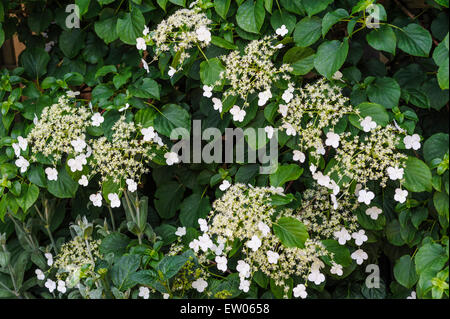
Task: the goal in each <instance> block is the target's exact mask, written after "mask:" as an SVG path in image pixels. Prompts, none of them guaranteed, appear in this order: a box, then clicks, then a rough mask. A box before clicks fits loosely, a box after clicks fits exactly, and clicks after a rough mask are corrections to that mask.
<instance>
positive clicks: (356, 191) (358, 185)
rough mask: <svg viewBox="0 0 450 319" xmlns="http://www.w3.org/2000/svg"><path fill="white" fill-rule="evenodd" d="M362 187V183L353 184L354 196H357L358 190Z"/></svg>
mask: <svg viewBox="0 0 450 319" xmlns="http://www.w3.org/2000/svg"><path fill="white" fill-rule="evenodd" d="M361 189H362V185H361V184H356V186H355V196H358V194H359V191H360V190H361Z"/></svg>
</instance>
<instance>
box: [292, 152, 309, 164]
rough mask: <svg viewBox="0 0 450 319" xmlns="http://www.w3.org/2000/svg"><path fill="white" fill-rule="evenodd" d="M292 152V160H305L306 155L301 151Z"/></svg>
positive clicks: (301, 161) (302, 161)
mask: <svg viewBox="0 0 450 319" xmlns="http://www.w3.org/2000/svg"><path fill="white" fill-rule="evenodd" d="M293 153H294V156H293V158H292V159H293V160H294V161H299V162H300V163H304V162H305V160H306V156H305V154H304V153H303V152H300V151H297V150H294V152H293Z"/></svg>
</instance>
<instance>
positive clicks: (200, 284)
mask: <svg viewBox="0 0 450 319" xmlns="http://www.w3.org/2000/svg"><path fill="white" fill-rule="evenodd" d="M206 287H208V282H207V281H206V280H204V279H203V278H199V279H197V280H196V281H194V282H193V283H192V288H194V289H196V290H197V291H198V292H203V291H205V289H206Z"/></svg>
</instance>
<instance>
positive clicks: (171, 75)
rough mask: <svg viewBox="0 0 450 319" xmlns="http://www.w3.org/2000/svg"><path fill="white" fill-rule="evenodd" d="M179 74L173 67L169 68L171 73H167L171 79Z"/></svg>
mask: <svg viewBox="0 0 450 319" xmlns="http://www.w3.org/2000/svg"><path fill="white" fill-rule="evenodd" d="M175 73H177V70H176V69H175V68H173V67H171V66H170V67H169V72H168V73H167V74H168V75H169V76H170V77H171V78H172V77H173V76H174V75H175Z"/></svg>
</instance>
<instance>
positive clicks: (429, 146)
mask: <svg viewBox="0 0 450 319" xmlns="http://www.w3.org/2000/svg"><path fill="white" fill-rule="evenodd" d="M448 151H449V138H448V134H445V133H436V134H434V135H433V136H431V137H430V138H429V139H427V140H426V141H425V143H424V144H423V157H424V158H425V161H426V162H427V163H431V161H432V160H434V159H436V158H439V159H443V158H444V155H445V154H446V153H447V152H448Z"/></svg>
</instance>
